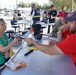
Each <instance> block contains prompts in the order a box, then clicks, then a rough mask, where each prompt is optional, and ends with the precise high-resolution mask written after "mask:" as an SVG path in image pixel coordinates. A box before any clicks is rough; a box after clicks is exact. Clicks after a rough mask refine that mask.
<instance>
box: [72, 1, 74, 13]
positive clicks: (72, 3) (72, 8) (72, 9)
mask: <svg viewBox="0 0 76 75" xmlns="http://www.w3.org/2000/svg"><path fill="white" fill-rule="evenodd" d="M73 2H74V0H72V12H73Z"/></svg>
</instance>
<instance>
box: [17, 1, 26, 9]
mask: <svg viewBox="0 0 76 75" xmlns="http://www.w3.org/2000/svg"><path fill="white" fill-rule="evenodd" d="M26 6H27V5H26V4H25V3H24V2H23V1H21V2H20V3H19V4H18V7H21V8H24V7H26Z"/></svg>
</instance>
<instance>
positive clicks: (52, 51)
mask: <svg viewBox="0 0 76 75" xmlns="http://www.w3.org/2000/svg"><path fill="white" fill-rule="evenodd" d="M25 41H26V42H27V43H28V44H31V43H32V44H34V46H35V47H37V48H38V49H39V50H40V51H42V52H44V53H46V54H49V55H57V54H63V52H62V51H61V50H60V49H59V48H58V47H57V46H56V45H54V46H50V45H42V44H39V43H37V42H34V41H33V40H32V39H29V38H27V39H25Z"/></svg>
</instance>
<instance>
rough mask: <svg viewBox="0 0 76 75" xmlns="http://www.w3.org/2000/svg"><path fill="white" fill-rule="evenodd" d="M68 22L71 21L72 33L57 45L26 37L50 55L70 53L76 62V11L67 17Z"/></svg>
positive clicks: (28, 41)
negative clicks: (43, 43)
mask: <svg viewBox="0 0 76 75" xmlns="http://www.w3.org/2000/svg"><path fill="white" fill-rule="evenodd" d="M65 20H66V21H67V22H70V31H71V33H72V35H70V36H69V37H68V38H66V39H65V40H63V41H62V42H59V43H57V44H56V45H53V46H50V45H42V44H39V43H37V42H35V41H33V40H32V39H31V38H27V39H25V41H26V42H27V43H28V44H33V45H34V46H35V47H37V48H38V49H39V50H40V51H42V52H44V53H46V54H49V55H59V54H69V55H70V56H71V57H72V60H73V62H74V63H75V64H76V11H75V12H74V13H73V15H72V16H70V17H65Z"/></svg>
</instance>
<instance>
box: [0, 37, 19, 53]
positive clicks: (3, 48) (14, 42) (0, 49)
mask: <svg viewBox="0 0 76 75" xmlns="http://www.w3.org/2000/svg"><path fill="white" fill-rule="evenodd" d="M18 40H19V39H16V38H15V39H14V40H13V42H12V43H10V44H9V45H8V46H6V47H3V46H2V45H1V44H0V51H2V52H7V51H8V50H9V49H10V48H11V47H12V46H14V45H15V44H16V43H18V42H19V41H18Z"/></svg>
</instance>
